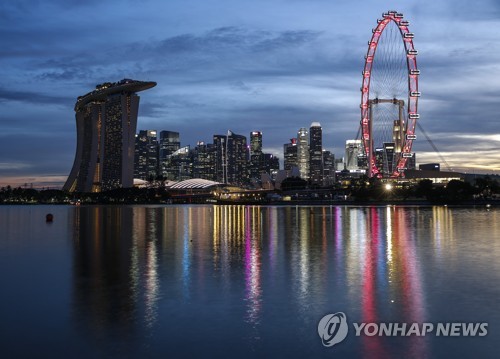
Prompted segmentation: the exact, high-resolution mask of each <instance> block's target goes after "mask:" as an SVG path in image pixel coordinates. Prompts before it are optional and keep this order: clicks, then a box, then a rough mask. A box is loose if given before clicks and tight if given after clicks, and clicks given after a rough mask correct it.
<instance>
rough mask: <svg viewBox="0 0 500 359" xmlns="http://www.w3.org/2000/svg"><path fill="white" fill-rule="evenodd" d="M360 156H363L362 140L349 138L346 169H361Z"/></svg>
mask: <svg viewBox="0 0 500 359" xmlns="http://www.w3.org/2000/svg"><path fill="white" fill-rule="evenodd" d="M360 157H363V148H362V143H361V140H347V141H346V142H345V159H344V160H345V169H346V170H348V171H355V170H359V169H360V163H359V162H360Z"/></svg>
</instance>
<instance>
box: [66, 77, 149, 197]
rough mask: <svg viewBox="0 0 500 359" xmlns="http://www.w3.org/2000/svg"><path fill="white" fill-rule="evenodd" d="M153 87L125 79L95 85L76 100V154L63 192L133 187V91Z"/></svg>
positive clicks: (135, 102) (135, 111)
mask: <svg viewBox="0 0 500 359" xmlns="http://www.w3.org/2000/svg"><path fill="white" fill-rule="evenodd" d="M154 86H156V83H155V82H143V81H134V80H129V79H124V80H121V81H119V82H116V83H109V82H107V83H104V84H101V85H97V86H96V89H95V90H94V91H92V92H89V93H88V94H86V95H84V96H80V97H78V100H77V102H76V104H75V117H76V128H77V147H76V155H75V161H74V163H73V168H72V169H71V172H70V174H69V176H68V179H67V181H66V183H65V185H64V187H63V189H64V190H67V191H70V192H75V191H76V192H100V191H106V190H111V189H115V188H122V187H132V186H133V177H134V145H135V131H136V128H137V114H138V111H139V96H138V95H137V94H136V92H139V91H143V90H147V89H149V88H152V87H154Z"/></svg>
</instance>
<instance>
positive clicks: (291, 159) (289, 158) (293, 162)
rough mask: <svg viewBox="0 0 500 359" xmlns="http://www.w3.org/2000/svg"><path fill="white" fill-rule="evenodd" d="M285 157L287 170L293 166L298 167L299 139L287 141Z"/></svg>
mask: <svg viewBox="0 0 500 359" xmlns="http://www.w3.org/2000/svg"><path fill="white" fill-rule="evenodd" d="M283 157H284V165H285V170H287V171H291V170H292V168H293V167H297V168H298V166H299V165H298V160H297V139H296V138H291V139H290V143H285V144H284V145H283Z"/></svg>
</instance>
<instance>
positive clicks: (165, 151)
mask: <svg viewBox="0 0 500 359" xmlns="http://www.w3.org/2000/svg"><path fill="white" fill-rule="evenodd" d="M159 146H160V149H159V172H160V175H161V176H162V177H163V178H168V176H169V167H170V156H171V155H172V154H173V153H174V152H175V151H177V150H179V149H180V148H181V142H180V136H179V132H173V131H161V132H160V143H159Z"/></svg>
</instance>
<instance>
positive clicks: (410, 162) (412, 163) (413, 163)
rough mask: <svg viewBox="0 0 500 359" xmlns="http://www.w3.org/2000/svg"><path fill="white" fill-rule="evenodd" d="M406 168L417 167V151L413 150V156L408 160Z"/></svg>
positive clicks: (412, 168)
mask: <svg viewBox="0 0 500 359" xmlns="http://www.w3.org/2000/svg"><path fill="white" fill-rule="evenodd" d="M406 168H407V169H409V170H414V169H416V168H417V154H416V153H415V152H413V153H412V156H411V157H409V158H408V160H407V161H406Z"/></svg>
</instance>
